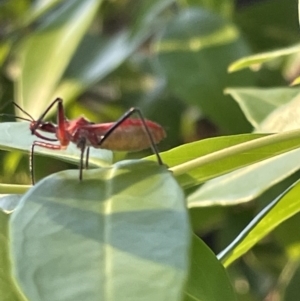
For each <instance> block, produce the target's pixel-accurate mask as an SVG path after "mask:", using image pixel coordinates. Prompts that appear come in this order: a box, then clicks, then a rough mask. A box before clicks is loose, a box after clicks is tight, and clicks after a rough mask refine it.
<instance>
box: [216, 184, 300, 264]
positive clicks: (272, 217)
mask: <svg viewBox="0 0 300 301" xmlns="http://www.w3.org/2000/svg"><path fill="white" fill-rule="evenodd" d="M299 195H300V181H297V182H296V183H294V184H293V185H292V186H290V187H289V188H288V189H287V190H285V191H284V192H283V193H282V194H281V195H280V196H279V197H278V198H277V199H275V200H274V201H273V202H272V203H270V204H269V205H268V206H267V207H265V208H264V209H263V210H262V211H261V212H260V213H259V214H258V215H257V216H256V217H255V218H254V219H253V220H252V221H251V222H250V223H249V224H248V226H247V227H246V228H245V229H244V230H243V231H242V232H241V233H240V234H239V236H238V237H237V238H236V239H235V240H234V241H233V242H232V243H231V244H230V245H229V246H228V247H227V248H226V249H225V250H223V251H222V252H221V253H220V254H219V255H218V258H219V259H220V260H221V261H222V262H223V264H224V266H228V265H230V264H231V263H232V262H234V261H235V260H237V259H238V258H240V257H241V256H242V255H243V254H245V253H246V252H247V251H248V250H250V249H251V248H252V247H253V246H254V245H255V244H256V243H257V242H259V241H260V240H261V239H262V238H263V237H265V236H266V235H267V234H269V233H270V232H271V231H272V230H273V229H274V228H275V227H277V226H278V225H280V224H281V223H282V222H284V221H285V220H287V219H288V218H290V217H291V216H293V215H295V214H296V213H298V212H299V211H300V197H299Z"/></svg>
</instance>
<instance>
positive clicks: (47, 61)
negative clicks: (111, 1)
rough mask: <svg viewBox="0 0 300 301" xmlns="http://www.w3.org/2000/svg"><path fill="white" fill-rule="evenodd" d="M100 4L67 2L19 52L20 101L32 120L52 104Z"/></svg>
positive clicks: (97, 0)
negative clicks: (56, 89) (67, 67)
mask: <svg viewBox="0 0 300 301" xmlns="http://www.w3.org/2000/svg"><path fill="white" fill-rule="evenodd" d="M101 2H102V1H101V0H85V1H80V0H75V1H65V2H64V3H63V4H62V5H61V6H60V8H59V9H57V10H55V11H53V12H52V14H51V15H50V16H48V18H46V19H45V20H44V21H43V23H42V25H41V26H40V27H39V28H38V30H37V31H35V32H34V33H33V34H32V35H30V36H29V37H28V38H27V39H26V41H25V42H24V44H23V46H22V47H21V48H20V50H19V56H20V70H21V74H20V76H19V78H18V80H17V94H18V95H17V98H18V102H19V103H23V104H24V107H25V108H26V109H27V110H28V111H29V112H30V113H31V114H32V115H33V116H35V115H39V114H40V112H41V111H42V110H43V109H44V107H45V106H46V104H47V103H49V101H50V100H51V97H52V95H53V93H54V89H55V88H56V85H57V84H58V82H59V80H60V78H61V76H62V74H63V73H64V71H65V68H66V66H67V65H68V63H69V61H70V60H71V58H72V55H73V54H74V52H75V50H76V48H77V47H78V44H79V42H80V41H81V39H82V37H83V35H84V34H85V32H86V30H87V29H88V27H89V25H90V23H91V21H92V20H93V18H94V16H95V14H96V13H97V9H98V7H99V5H100V3H101ZM61 96H64V95H61Z"/></svg>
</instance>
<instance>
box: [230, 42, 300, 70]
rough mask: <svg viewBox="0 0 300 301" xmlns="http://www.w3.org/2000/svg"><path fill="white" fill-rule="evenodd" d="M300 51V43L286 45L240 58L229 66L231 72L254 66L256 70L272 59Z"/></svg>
mask: <svg viewBox="0 0 300 301" xmlns="http://www.w3.org/2000/svg"><path fill="white" fill-rule="evenodd" d="M299 51H300V45H295V46H291V47H286V48H282V49H278V50H273V51H268V52H263V53H259V54H254V55H250V56H247V57H244V58H242V59H239V60H237V61H235V62H234V63H232V64H231V65H230V66H229V67H228V71H229V72H235V71H238V70H241V69H245V68H253V69H255V70H257V69H259V68H260V67H261V65H262V64H263V63H266V62H269V61H271V60H274V59H277V58H280V57H283V56H287V55H291V54H294V53H297V52H299Z"/></svg>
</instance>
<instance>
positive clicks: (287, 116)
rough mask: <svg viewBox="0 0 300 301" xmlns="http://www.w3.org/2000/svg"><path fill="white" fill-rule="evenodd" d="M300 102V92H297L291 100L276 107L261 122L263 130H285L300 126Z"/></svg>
mask: <svg viewBox="0 0 300 301" xmlns="http://www.w3.org/2000/svg"><path fill="white" fill-rule="evenodd" d="M299 104H300V94H297V95H296V96H295V97H294V98H293V99H292V100H291V101H290V102H288V103H287V104H286V105H284V106H280V107H278V108H277V109H275V110H274V111H273V112H272V113H271V114H270V115H268V117H267V118H266V119H265V120H264V121H263V122H262V123H261V124H260V129H261V131H263V132H283V131H290V130H294V129H298V128H299V117H300V112H299Z"/></svg>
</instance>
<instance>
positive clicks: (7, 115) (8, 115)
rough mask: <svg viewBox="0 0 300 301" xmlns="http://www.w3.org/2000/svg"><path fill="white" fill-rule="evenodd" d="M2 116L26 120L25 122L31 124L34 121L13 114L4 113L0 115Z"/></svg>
mask: <svg viewBox="0 0 300 301" xmlns="http://www.w3.org/2000/svg"><path fill="white" fill-rule="evenodd" d="M0 116H1V117H2V116H5V117H13V118H16V119H21V120H25V121H29V122H31V121H32V119H28V118H25V117H21V116H16V115H13V114H6V113H2V114H0Z"/></svg>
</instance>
